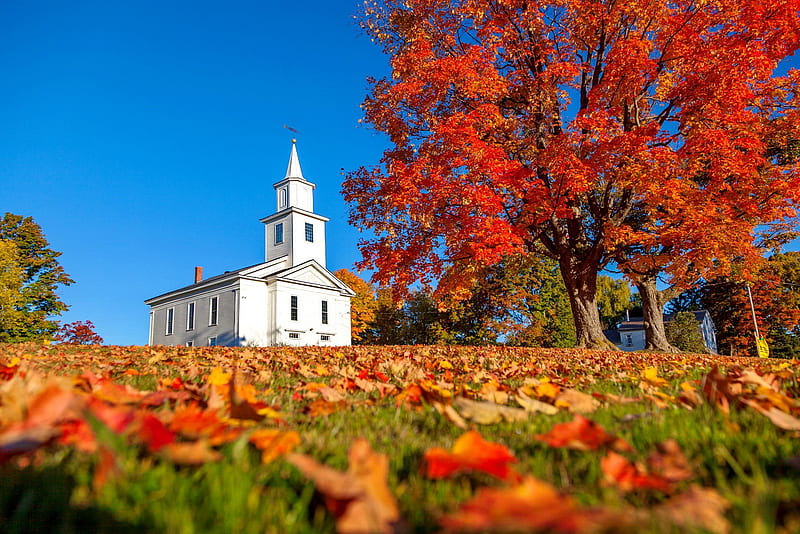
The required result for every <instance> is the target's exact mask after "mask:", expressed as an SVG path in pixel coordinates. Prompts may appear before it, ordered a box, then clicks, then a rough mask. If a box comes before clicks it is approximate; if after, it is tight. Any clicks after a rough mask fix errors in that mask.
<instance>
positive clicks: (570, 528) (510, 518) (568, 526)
mask: <svg viewBox="0 0 800 534" xmlns="http://www.w3.org/2000/svg"><path fill="white" fill-rule="evenodd" d="M621 520H622V517H621V516H618V514H617V513H615V512H613V511H609V510H604V509H600V508H594V509H593V508H581V507H580V506H579V505H578V503H577V501H575V499H573V498H572V497H570V496H568V495H564V494H562V493H560V492H558V491H557V490H556V489H555V488H554V487H552V486H551V485H549V484H547V483H546V482H543V481H541V480H537V479H535V478H533V477H525V478H524V479H522V481H521V483H520V484H517V485H515V486H511V487H506V488H481V489H479V490H478V492H477V493H476V495H475V496H474V497H473V498H472V499H470V500H469V501H467V502H465V503H463V504H462V505H461V506H460V507H459V509H458V510H457V511H456V512H454V513H452V514H449V515H447V516H445V517H443V518H442V519H441V520H440V524H441V525H442V526H443V527H444V529H445V532H553V533H561V534H572V533H581V532H595V531H601V530H604V529H606V528H608V527H610V526H612V525H615V524H617V523H618V522H619V521H621Z"/></svg>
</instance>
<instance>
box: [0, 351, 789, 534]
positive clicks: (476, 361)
mask: <svg viewBox="0 0 800 534" xmlns="http://www.w3.org/2000/svg"><path fill="white" fill-rule="evenodd" d="M799 397H800V382H799V381H798V362H797V361H796V360H795V361H790V360H770V359H742V358H726V357H720V356H709V355H698V354H679V355H660V354H649V353H616V352H602V351H586V350H560V349H559V350H556V349H517V348H505V347H347V348H325V347H305V348H273V349H250V348H241V349H238V348H237V349H231V348H221V347H214V348H182V347H176V348H173V347H97V346H92V347H86V346H65V345H60V346H59V345H0V525H2V526H3V531H4V532H8V533H17V532H19V533H21V532H47V533H50V532H61V533H69V532H76V533H77V532H109V533H112V532H137V533H141V532H158V533H161V532H163V533H170V534H172V533H187V534H188V533H207V532H220V533H222V532H225V533H228V532H236V533H249V532H253V533H264V532H275V533H294V532H298V533H299V532H342V533H356V532H520V531H522V532H565V533H568V532H664V533H667V532H714V533H726V532H732V533H735V532H741V533H769V532H780V533H787V534H788V533H792V532H800V401H798V398H799Z"/></svg>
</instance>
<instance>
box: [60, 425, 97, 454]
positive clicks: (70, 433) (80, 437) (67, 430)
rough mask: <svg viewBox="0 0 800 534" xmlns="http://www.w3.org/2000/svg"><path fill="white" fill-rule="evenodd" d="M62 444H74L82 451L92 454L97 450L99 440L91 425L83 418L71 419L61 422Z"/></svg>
mask: <svg viewBox="0 0 800 534" xmlns="http://www.w3.org/2000/svg"><path fill="white" fill-rule="evenodd" d="M58 429H59V431H60V435H59V436H58V440H57V442H58V443H59V444H60V445H72V446H74V447H75V448H76V449H78V450H79V451H81V452H85V453H87V454H91V453H93V452H95V451H96V450H97V441H95V438H94V433H93V432H92V429H91V427H89V425H88V424H87V423H86V421H85V420H83V419H70V420H69V421H64V422H62V423H59V425H58Z"/></svg>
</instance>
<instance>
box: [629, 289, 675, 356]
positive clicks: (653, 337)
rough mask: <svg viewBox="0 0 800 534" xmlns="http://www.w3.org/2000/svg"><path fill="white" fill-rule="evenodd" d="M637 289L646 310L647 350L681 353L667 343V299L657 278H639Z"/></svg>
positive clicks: (645, 333)
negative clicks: (665, 321)
mask: <svg viewBox="0 0 800 534" xmlns="http://www.w3.org/2000/svg"><path fill="white" fill-rule="evenodd" d="M636 289H638V290H639V295H640V296H641V297H642V309H643V310H644V335H645V347H644V348H645V350H654V351H659V352H680V351H679V350H678V349H676V348H675V347H673V346H672V345H670V343H669V341H667V332H666V329H665V328H664V305H665V304H666V303H667V302H666V301H667V298H666V294H665V293H664V292H663V291H659V290H658V287H657V285H656V278H655V277H651V276H646V275H645V276H639V277H637V279H636Z"/></svg>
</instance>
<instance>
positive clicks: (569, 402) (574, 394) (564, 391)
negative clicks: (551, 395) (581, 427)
mask: <svg viewBox="0 0 800 534" xmlns="http://www.w3.org/2000/svg"><path fill="white" fill-rule="evenodd" d="M555 405H556V406H557V407H564V408H566V409H567V410H569V411H570V412H571V413H592V412H594V411H595V410H597V409H598V408H599V407H600V402H599V401H598V400H597V399H595V398H594V397H592V396H591V395H588V394H586V393H581V392H580V391H577V390H574V389H570V388H561V391H559V392H558V395H557V396H556V401H555Z"/></svg>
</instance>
